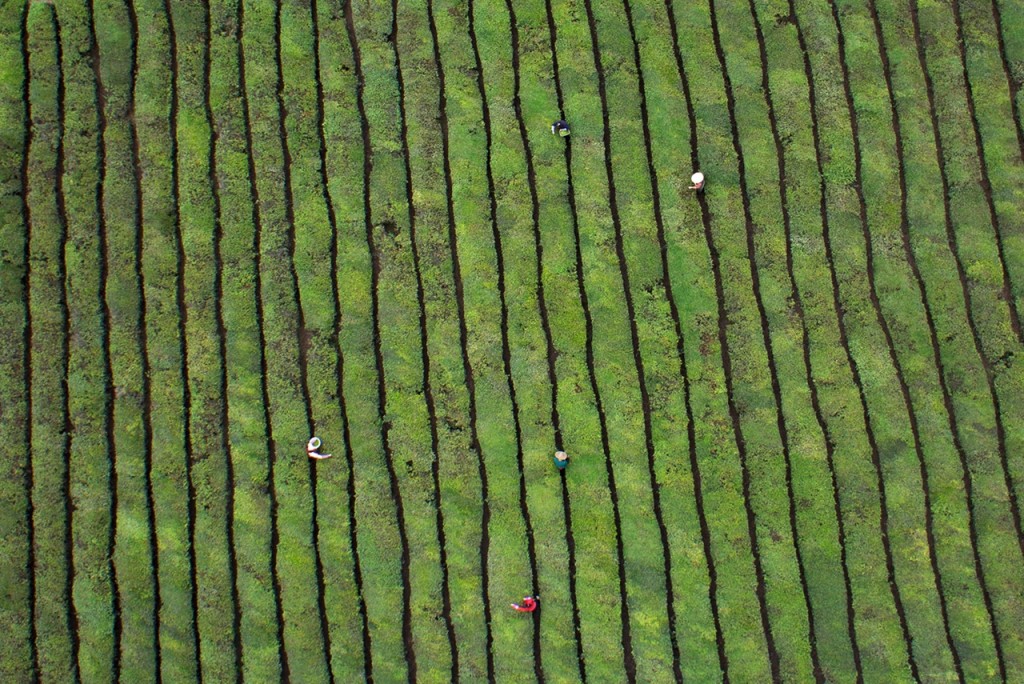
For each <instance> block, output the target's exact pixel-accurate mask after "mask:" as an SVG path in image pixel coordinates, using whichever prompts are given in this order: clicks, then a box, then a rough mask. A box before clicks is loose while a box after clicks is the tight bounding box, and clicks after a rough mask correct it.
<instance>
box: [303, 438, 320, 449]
mask: <svg viewBox="0 0 1024 684" xmlns="http://www.w3.org/2000/svg"><path fill="white" fill-rule="evenodd" d="M306 448H307V449H310V450H316V449H319V448H320V438H319V437H313V438H312V439H310V440H309V443H308V444H307V445H306Z"/></svg>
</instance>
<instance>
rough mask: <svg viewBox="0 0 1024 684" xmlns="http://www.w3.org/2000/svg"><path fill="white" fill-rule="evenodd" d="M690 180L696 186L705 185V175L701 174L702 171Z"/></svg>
mask: <svg viewBox="0 0 1024 684" xmlns="http://www.w3.org/2000/svg"><path fill="white" fill-rule="evenodd" d="M690 180H691V181H693V184H694V185H697V184H698V183H703V182H704V174H703V173H701V172H700V171H697V172H696V173H694V174H693V175H692V176H690Z"/></svg>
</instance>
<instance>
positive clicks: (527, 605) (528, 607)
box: [512, 596, 537, 613]
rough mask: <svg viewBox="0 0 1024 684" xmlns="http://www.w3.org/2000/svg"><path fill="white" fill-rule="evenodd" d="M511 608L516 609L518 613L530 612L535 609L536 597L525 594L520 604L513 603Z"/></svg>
mask: <svg viewBox="0 0 1024 684" xmlns="http://www.w3.org/2000/svg"><path fill="white" fill-rule="evenodd" d="M512 608H514V609H515V610H518V611H519V612H520V613H532V612H533V611H535V610H537V597H536V596H526V597H524V598H523V603H522V605H520V604H518V603H513V604H512Z"/></svg>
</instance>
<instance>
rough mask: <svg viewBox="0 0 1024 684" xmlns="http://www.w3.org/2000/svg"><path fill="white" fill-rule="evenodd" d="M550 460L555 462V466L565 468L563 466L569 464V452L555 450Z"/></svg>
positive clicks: (560, 468)
mask: <svg viewBox="0 0 1024 684" xmlns="http://www.w3.org/2000/svg"><path fill="white" fill-rule="evenodd" d="M552 460H553V461H554V462H555V467H556V468H558V469H559V470H565V466H567V465H569V454H567V453H565V452H564V451H556V452H555V457H554V458H553V459H552Z"/></svg>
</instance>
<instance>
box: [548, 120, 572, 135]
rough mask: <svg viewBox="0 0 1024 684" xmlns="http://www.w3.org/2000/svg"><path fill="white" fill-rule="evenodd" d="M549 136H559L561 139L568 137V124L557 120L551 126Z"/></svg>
mask: <svg viewBox="0 0 1024 684" xmlns="http://www.w3.org/2000/svg"><path fill="white" fill-rule="evenodd" d="M551 134H552V135H560V136H562V137H563V138H568V137H569V124H567V123H566V122H565V121H563V120H562V119H559V120H558V121H556V122H555V123H553V124H551Z"/></svg>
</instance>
